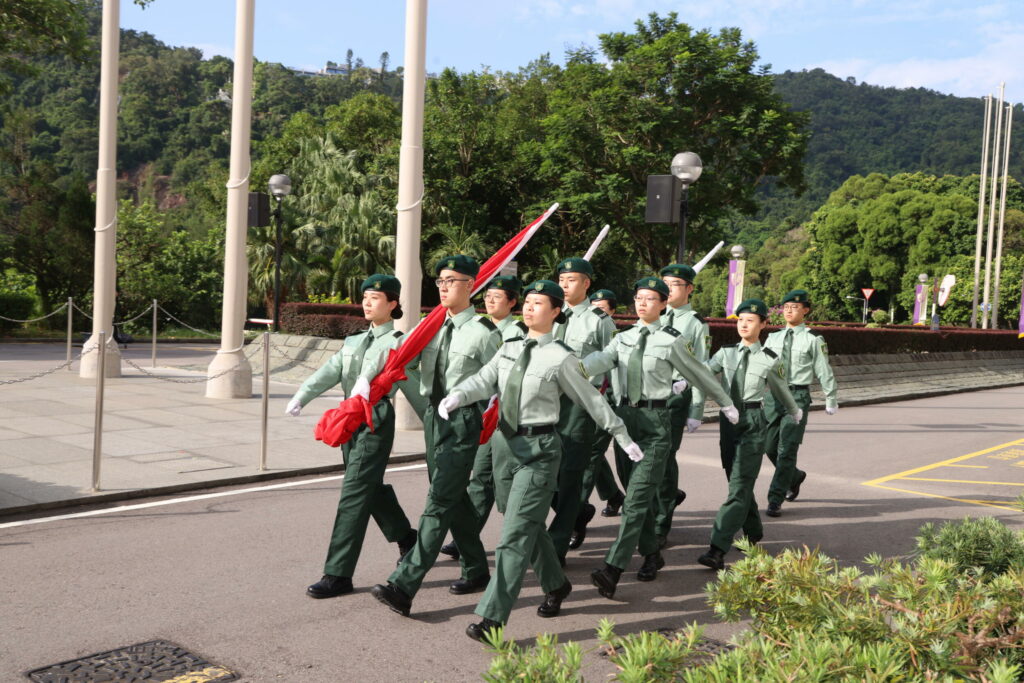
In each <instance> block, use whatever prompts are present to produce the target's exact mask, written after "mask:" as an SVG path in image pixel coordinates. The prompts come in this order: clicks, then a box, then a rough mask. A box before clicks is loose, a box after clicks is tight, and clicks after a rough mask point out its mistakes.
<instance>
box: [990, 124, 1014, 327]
mask: <svg viewBox="0 0 1024 683" xmlns="http://www.w3.org/2000/svg"><path fill="white" fill-rule="evenodd" d="M1012 126H1013V105H1012V104H1011V105H1010V106H1008V107H1007V108H1006V128H1005V131H1004V133H1003V135H1004V143H1005V146H1004V147H1003V187H1002V190H1001V193H1000V195H999V234H998V236H997V237H996V262H995V266H994V268H993V273H992V280H993V292H992V329H996V328H997V327H999V288H1000V284H1001V283H1000V279H1001V273H1002V268H1003V223H1004V221H1005V220H1006V181H1007V180H1008V178H1009V175H1010V132H1011V128H1012ZM992 199H993V203H994V200H995V197H992Z"/></svg>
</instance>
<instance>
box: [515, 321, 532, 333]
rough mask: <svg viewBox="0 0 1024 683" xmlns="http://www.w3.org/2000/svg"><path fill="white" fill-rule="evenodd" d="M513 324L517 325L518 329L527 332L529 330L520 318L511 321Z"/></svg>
mask: <svg viewBox="0 0 1024 683" xmlns="http://www.w3.org/2000/svg"><path fill="white" fill-rule="evenodd" d="M513 324H514V325H515V326H516V327H518V328H519V329H521V330H522V331H523V332H529V331H530V328H529V327H527V326H526V323H524V322H523V321H522V320H517V321H515V323H513Z"/></svg>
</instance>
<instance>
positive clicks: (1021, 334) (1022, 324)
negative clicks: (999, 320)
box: [1017, 282, 1024, 339]
mask: <svg viewBox="0 0 1024 683" xmlns="http://www.w3.org/2000/svg"><path fill="white" fill-rule="evenodd" d="M1017 339H1024V282H1022V283H1021V285H1020V320H1018V321H1017Z"/></svg>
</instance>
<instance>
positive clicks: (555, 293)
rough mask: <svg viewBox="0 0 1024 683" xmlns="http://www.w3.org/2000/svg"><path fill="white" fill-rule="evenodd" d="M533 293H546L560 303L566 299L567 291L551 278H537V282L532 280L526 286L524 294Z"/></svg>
mask: <svg viewBox="0 0 1024 683" xmlns="http://www.w3.org/2000/svg"><path fill="white" fill-rule="evenodd" d="M533 293H538V294H546V295H547V296H549V297H551V298H552V299H554V300H555V301H557V302H558V304H559V305H561V304H562V302H563V301H565V292H563V291H562V288H561V287H559V286H558V284H557V283H555V282H552V281H551V280H537V281H536V282H531V283H530V284H528V285H527V286H526V289H524V290H523V296H526V295H527V294H533Z"/></svg>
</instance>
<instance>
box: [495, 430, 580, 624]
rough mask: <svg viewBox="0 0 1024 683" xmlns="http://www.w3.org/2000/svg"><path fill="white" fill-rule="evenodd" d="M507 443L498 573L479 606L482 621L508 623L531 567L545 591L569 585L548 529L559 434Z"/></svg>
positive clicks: (555, 476)
mask: <svg viewBox="0 0 1024 683" xmlns="http://www.w3.org/2000/svg"><path fill="white" fill-rule="evenodd" d="M505 443H506V444H507V447H508V451H509V456H510V459H509V471H510V472H511V474H512V485H511V487H510V489H509V491H508V499H507V501H505V505H504V507H505V522H504V524H503V525H502V527H501V540H500V541H499V542H498V546H497V548H496V549H495V552H494V574H493V575H492V576H491V581H490V583H488V584H487V590H486V591H485V592H484V595H483V598H481V600H480V604H478V605H477V608H476V613H477V614H478V615H480V616H481V617H485V618H487V619H493V620H494V621H497V622H500V623H502V624H504V623H507V622H508V617H509V614H511V612H512V607H513V606H514V605H515V602H516V599H517V598H518V597H519V591H520V590H521V589H522V585H523V576H524V575H525V574H526V568H527V566H528V565H533V570H534V573H536V574H537V579H538V580H539V581H540V585H541V589H542V590H543V591H544V592H545V593H550V592H552V591H555V590H557V589H559V588H561V587H562V586H563V585H565V573H564V572H563V571H562V567H561V565H560V563H559V560H558V555H557V554H556V553H555V546H554V544H553V543H552V542H551V536H550V535H549V534H548V532H547V529H545V527H544V523H545V521H546V520H547V515H548V510H549V509H550V506H551V498H552V497H553V496H554V493H555V486H556V481H557V479H558V471H559V461H560V460H561V447H560V444H559V441H558V435H557V434H556V433H551V434H541V435H538V436H514V437H512V438H511V439H508V440H507V441H506V442H505Z"/></svg>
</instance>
